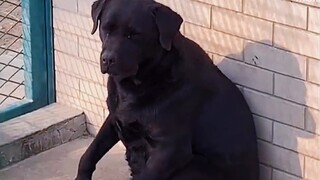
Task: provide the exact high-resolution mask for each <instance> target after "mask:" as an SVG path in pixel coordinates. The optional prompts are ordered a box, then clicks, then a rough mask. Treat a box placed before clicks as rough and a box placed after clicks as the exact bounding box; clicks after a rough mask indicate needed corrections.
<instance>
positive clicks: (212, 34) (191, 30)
mask: <svg viewBox="0 0 320 180" xmlns="http://www.w3.org/2000/svg"><path fill="white" fill-rule="evenodd" d="M185 34H186V36H187V37H188V38H190V39H192V40H194V41H195V42H197V43H198V44H199V45H200V46H202V48H203V49H205V50H206V51H209V52H212V53H216V54H219V55H222V56H228V57H231V58H234V59H239V60H242V59H243V55H242V50H243V39H241V38H237V37H235V36H231V35H227V34H224V33H221V32H218V31H214V30H210V29H207V28H202V27H199V26H195V25H192V24H189V23H186V24H185Z"/></svg>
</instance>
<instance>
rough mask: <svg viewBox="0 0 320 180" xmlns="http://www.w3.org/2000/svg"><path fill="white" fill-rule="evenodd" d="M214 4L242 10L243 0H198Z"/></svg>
mask: <svg viewBox="0 0 320 180" xmlns="http://www.w3.org/2000/svg"><path fill="white" fill-rule="evenodd" d="M197 1H200V2H204V3H208V4H211V5H214V6H218V7H222V8H226V9H231V10H234V11H238V12H240V11H241V10H242V0H229V1H225V0H197Z"/></svg>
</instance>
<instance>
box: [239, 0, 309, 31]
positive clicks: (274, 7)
mask: <svg viewBox="0 0 320 180" xmlns="http://www.w3.org/2000/svg"><path fill="white" fill-rule="evenodd" d="M243 11H244V13H245V14H250V15H252V16H256V17H260V18H263V19H267V20H270V21H274V22H278V23H281V24H286V25H290V26H295V27H299V28H303V29H306V25H307V7H306V6H303V5H300V4H296V3H292V2H289V1H279V0H268V1H265V0H246V1H244V5H243Z"/></svg>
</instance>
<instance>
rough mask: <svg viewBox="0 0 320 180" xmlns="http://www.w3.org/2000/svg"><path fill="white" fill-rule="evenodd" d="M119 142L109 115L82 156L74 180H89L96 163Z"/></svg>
mask: <svg viewBox="0 0 320 180" xmlns="http://www.w3.org/2000/svg"><path fill="white" fill-rule="evenodd" d="M118 141H119V137H118V134H117V132H116V130H115V129H114V126H113V119H112V116H111V115H109V116H108V118H107V119H106V121H105V122H104V124H103V125H102V127H101V129H100V130H99V132H98V134H97V136H96V137H95V139H94V140H93V142H92V143H91V144H90V146H89V148H88V149H87V150H86V152H85V153H84V154H83V155H82V157H81V159H80V163H79V167H78V174H77V177H76V180H90V179H91V177H92V174H93V171H94V170H95V168H96V164H97V162H98V161H99V160H100V159H101V158H102V157H103V155H105V154H106V153H107V152H108V151H109V150H110V149H111V148H112V147H113V146H114V145H115V144H116V143H117V142H118Z"/></svg>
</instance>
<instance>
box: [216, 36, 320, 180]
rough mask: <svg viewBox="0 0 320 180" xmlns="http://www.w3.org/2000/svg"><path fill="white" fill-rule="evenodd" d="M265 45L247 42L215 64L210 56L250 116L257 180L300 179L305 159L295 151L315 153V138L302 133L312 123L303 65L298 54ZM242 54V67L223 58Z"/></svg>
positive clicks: (311, 154)
mask: <svg viewBox="0 0 320 180" xmlns="http://www.w3.org/2000/svg"><path fill="white" fill-rule="evenodd" d="M264 44H272V43H271V42H270V41H261V42H259V43H253V42H251V43H247V44H246V46H245V48H244V50H243V52H242V53H241V54H240V55H239V54H230V55H227V56H226V57H224V58H220V60H217V59H215V55H214V58H213V59H214V62H215V64H216V65H217V66H218V67H219V69H220V70H221V71H222V72H223V73H224V74H225V75H227V76H228V77H229V78H230V79H231V80H232V81H233V82H235V83H236V84H239V85H240V87H239V88H240V89H241V91H242V92H243V94H244V96H245V98H246V100H247V102H248V104H249V106H250V109H251V110H252V112H253V113H254V117H255V125H256V130H257V135H258V138H259V156H260V162H261V164H262V165H261V177H260V179H261V180H263V179H271V177H270V176H273V180H283V179H284V178H289V177H288V176H291V175H292V176H293V177H292V178H294V177H296V178H294V179H303V178H305V175H304V172H303V171H304V169H305V164H304V163H305V160H304V156H302V155H300V154H298V153H297V152H302V153H303V154H305V152H306V151H308V152H310V148H315V150H311V152H310V153H307V155H309V156H313V155H315V154H316V155H317V154H318V153H317V152H316V151H318V150H317V147H310V144H311V143H312V141H313V140H314V137H315V136H314V135H313V134H312V133H309V132H307V131H310V132H315V131H316V130H315V129H316V124H315V121H314V119H313V117H312V115H311V113H310V112H309V108H307V107H306V104H308V105H309V104H312V102H310V101H312V99H310V98H309V97H308V96H310V94H309V93H307V91H308V89H307V86H306V82H305V81H304V80H303V79H305V78H306V71H305V69H306V68H305V66H306V64H305V61H300V59H299V57H300V58H301V56H298V55H295V54H292V53H290V52H287V51H283V50H280V49H276V48H274V47H271V46H266V45H264ZM283 49H284V48H283ZM242 55H244V61H245V63H243V62H240V61H237V60H232V59H229V58H228V57H239V56H240V57H241V56H242ZM314 93H315V92H314ZM308 145H309V147H308ZM312 151H313V152H312ZM316 155H315V156H316ZM270 168H275V169H274V170H273V171H271V169H270ZM278 170H281V171H283V172H287V173H288V174H284V173H283V172H281V171H278ZM272 172H273V174H271V173H272Z"/></svg>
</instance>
